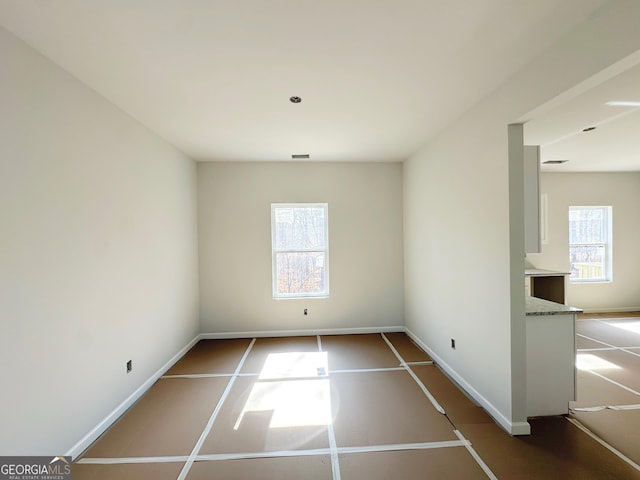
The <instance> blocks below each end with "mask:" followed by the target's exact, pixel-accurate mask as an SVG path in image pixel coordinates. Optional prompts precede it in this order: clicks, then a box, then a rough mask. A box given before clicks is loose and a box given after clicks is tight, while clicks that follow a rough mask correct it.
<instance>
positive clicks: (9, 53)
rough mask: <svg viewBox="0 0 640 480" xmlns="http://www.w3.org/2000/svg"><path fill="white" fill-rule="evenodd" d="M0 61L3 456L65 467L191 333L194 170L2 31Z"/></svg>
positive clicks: (193, 310)
mask: <svg viewBox="0 0 640 480" xmlns="http://www.w3.org/2000/svg"><path fill="white" fill-rule="evenodd" d="M0 58H2V63H3V66H2V69H0V105H2V107H1V110H2V114H1V115H0V329H1V334H0V365H2V368H1V369H0V372H1V373H0V375H1V379H0V385H2V387H1V388H2V395H1V398H0V425H1V427H0V453H1V454H2V455H10V454H12V455H18V454H19V455H61V454H65V453H67V452H68V451H69V450H70V449H71V448H72V447H73V446H74V445H75V444H76V442H78V441H79V440H81V438H83V437H84V435H85V434H87V433H88V432H89V431H90V430H91V429H92V428H94V427H95V426H96V425H97V424H98V423H99V422H100V421H101V420H102V419H103V418H104V417H105V416H106V415H107V414H109V413H110V412H111V411H112V410H113V409H114V408H115V407H116V406H117V405H118V404H120V402H122V401H123V400H124V399H125V398H127V397H128V396H129V395H130V394H131V393H132V392H134V391H135V390H136V389H137V388H138V387H139V386H140V385H142V384H143V382H144V381H145V380H146V379H148V378H149V377H151V376H152V374H153V373H154V372H156V371H157V370H158V369H159V368H160V367H161V366H163V365H164V364H165V362H167V361H168V360H169V359H170V358H172V357H173V356H174V355H175V354H176V353H177V352H178V351H180V350H181V349H182V348H183V347H184V346H185V345H186V344H187V343H188V342H189V341H190V340H191V339H193V338H194V336H195V335H196V334H197V332H198V317H197V315H198V312H197V302H198V297H197V295H198V291H197V280H198V279H197V224H196V220H197V214H196V206H197V205H196V201H197V198H196V167H195V164H194V162H192V161H191V160H190V159H188V158H186V157H185V156H184V155H182V154H181V153H179V152H178V151H176V150H175V149H174V148H172V147H170V146H169V145H167V144H166V143H164V142H163V141H161V140H160V139H159V138H158V137H156V136H154V135H153V134H151V133H150V132H149V131H148V130H146V129H145V128H143V127H142V126H141V125H140V124H138V123H137V122H135V121H134V120H133V119H131V118H130V117H128V116H126V115H125V114H124V113H122V112H121V111H120V110H117V109H116V108H115V107H114V106H112V105H111V104H110V103H108V102H107V101H106V100H104V99H103V98H102V97H100V96H98V95H97V94H96V93H94V92H93V91H92V90H90V89H89V88H88V87H86V86H85V85H84V84H82V83H80V82H79V81H77V80H76V79H75V78H73V77H71V76H70V75H69V74H67V73H66V72H65V71H63V70H61V69H60V68H58V67H57V66H55V65H54V64H53V63H51V62H50V61H49V60H47V59H45V58H44V57H42V56H40V55H39V54H37V53H36V52H35V51H34V50H32V49H31V48H29V47H28V46H26V45H25V44H24V43H22V42H21V41H19V40H18V39H16V38H15V37H13V36H12V35H11V34H9V33H8V32H7V31H6V30H4V29H0ZM96 61H99V59H97V60H96ZM129 359H131V360H133V367H134V370H133V372H132V373H130V374H127V373H125V363H126V361H127V360H129Z"/></svg>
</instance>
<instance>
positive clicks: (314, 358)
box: [233, 352, 331, 430]
mask: <svg viewBox="0 0 640 480" xmlns="http://www.w3.org/2000/svg"><path fill="white" fill-rule="evenodd" d="M327 371H328V362H327V352H289V353H271V354H269V356H268V357H267V360H266V362H265V364H264V367H263V369H262V371H261V372H260V376H259V377H258V380H257V381H256V383H255V384H254V385H253V387H252V388H251V392H250V393H249V397H248V398H247V401H246V403H245V405H244V408H243V409H242V412H240V415H239V416H238V419H237V421H236V424H235V426H234V427H233V428H234V430H237V429H238V428H240V424H241V423H242V420H243V418H244V416H245V414H246V413H248V412H268V411H270V412H272V415H271V422H270V424H269V428H287V427H305V426H323V425H329V424H330V423H331V387H330V384H329V379H328V378H327V376H326V372H327Z"/></svg>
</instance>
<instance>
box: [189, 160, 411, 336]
mask: <svg viewBox="0 0 640 480" xmlns="http://www.w3.org/2000/svg"><path fill="white" fill-rule="evenodd" d="M279 202H283V203H286V202H327V203H328V204H329V265H330V298H327V299H307V300H301V299H295V300H291V299H289V300H282V299H281V300H274V299H273V298H272V287H271V203H279ZM198 216H199V246H200V321H201V329H202V331H203V332H204V333H223V332H249V331H266V330H268V331H290V330H293V331H297V330H307V329H323V328H330V329H337V328H365V327H376V328H377V327H385V326H401V325H402V324H403V297H402V291H403V269H402V266H403V262H402V256H403V254H402V248H403V242H402V166H401V164H399V163H323V164H320V163H249V162H247V163H224V162H221V163H217V162H216V163H199V164H198ZM304 308H308V309H309V316H308V317H304V316H303V309H304Z"/></svg>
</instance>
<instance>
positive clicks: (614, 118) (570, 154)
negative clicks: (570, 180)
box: [525, 65, 640, 172]
mask: <svg viewBox="0 0 640 480" xmlns="http://www.w3.org/2000/svg"><path fill="white" fill-rule="evenodd" d="M611 101H614V102H615V101H634V102H640V65H636V66H635V67H631V68H629V69H628V70H625V71H624V72H622V73H620V74H618V75H616V76H614V77H613V78H611V79H609V80H607V81H605V82H604V83H602V84H600V85H598V86H595V87H593V88H591V89H589V90H587V91H586V92H584V93H582V94H580V95H578V96H576V97H574V98H572V99H570V100H567V101H565V102H563V103H561V104H560V105H559V106H557V107H555V108H553V109H551V110H549V111H548V112H546V113H544V114H541V115H538V116H536V117H535V118H534V119H532V120H531V121H529V122H527V123H526V124H525V143H528V144H532V145H540V146H541V148H540V153H541V157H542V158H541V160H542V161H543V162H544V161H547V160H569V161H568V162H567V163H563V164H560V165H544V164H543V165H542V171H548V172H602V171H608V172H631V171H640V105H638V106H633V107H631V106H611V105H607V102H611ZM590 127H596V129H595V130H591V131H588V132H584V131H583V130H584V129H585V128H590Z"/></svg>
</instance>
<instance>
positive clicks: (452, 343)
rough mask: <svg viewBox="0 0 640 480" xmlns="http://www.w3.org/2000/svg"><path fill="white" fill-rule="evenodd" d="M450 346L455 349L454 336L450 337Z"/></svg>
mask: <svg viewBox="0 0 640 480" xmlns="http://www.w3.org/2000/svg"><path fill="white" fill-rule="evenodd" d="M451 348H453V349H454V350H455V349H456V339H455V338H452V339H451Z"/></svg>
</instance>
